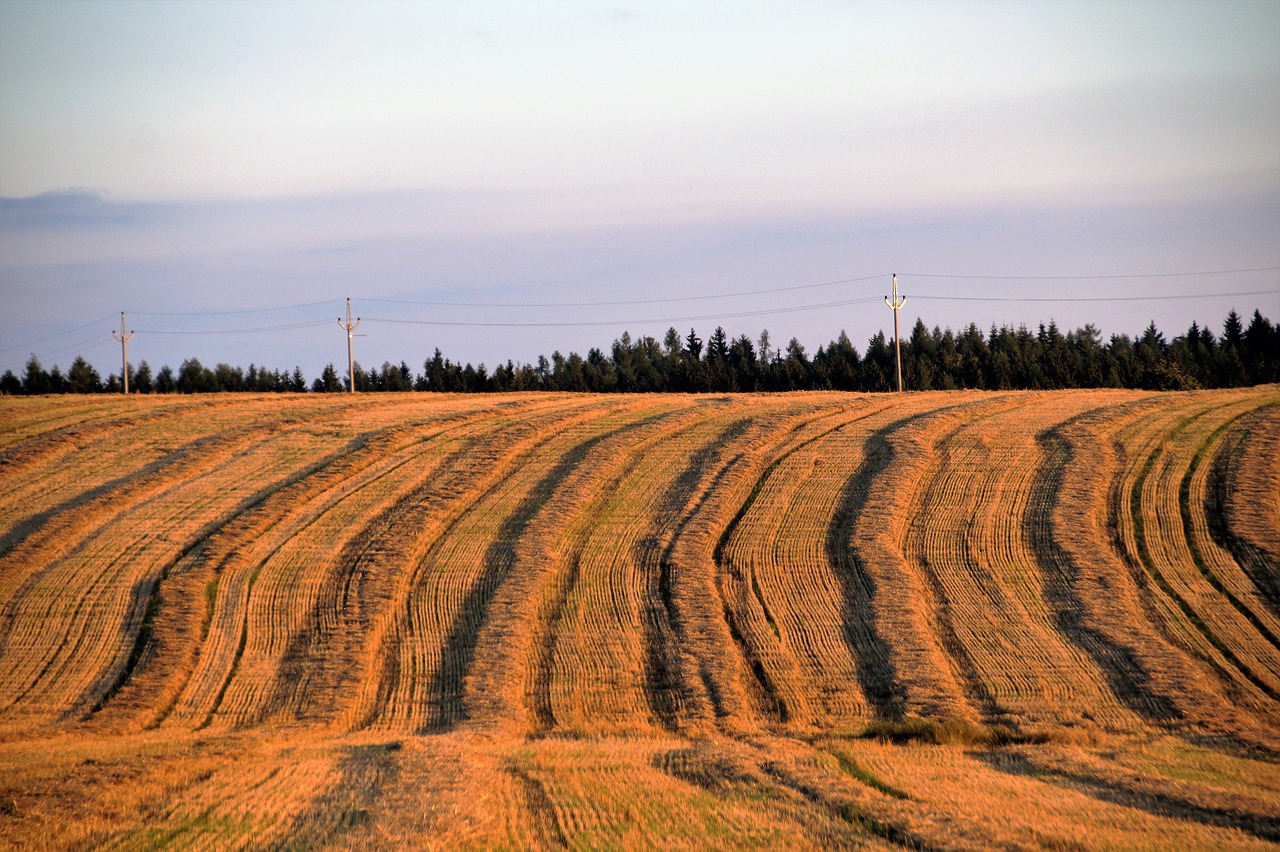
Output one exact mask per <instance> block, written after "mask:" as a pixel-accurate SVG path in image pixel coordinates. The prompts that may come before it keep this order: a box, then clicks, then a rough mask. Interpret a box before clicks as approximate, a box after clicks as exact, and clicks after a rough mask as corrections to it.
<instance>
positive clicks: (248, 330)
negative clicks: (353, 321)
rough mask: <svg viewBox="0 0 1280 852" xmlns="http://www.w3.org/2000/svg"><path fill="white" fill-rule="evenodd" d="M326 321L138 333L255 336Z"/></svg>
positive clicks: (318, 324) (147, 329) (327, 322)
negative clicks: (260, 333)
mask: <svg viewBox="0 0 1280 852" xmlns="http://www.w3.org/2000/svg"><path fill="white" fill-rule="evenodd" d="M328 324H329V321H328V320H307V321H306V322H294V323H286V324H284V325H267V326H258V327H254V328H225V329H187V330H170V329H155V328H140V329H138V331H139V332H140V333H142V334H256V333H259V332H266V331H289V330H291V329H295V328H315V327H317V326H321V325H328Z"/></svg>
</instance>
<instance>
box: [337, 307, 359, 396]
mask: <svg viewBox="0 0 1280 852" xmlns="http://www.w3.org/2000/svg"><path fill="white" fill-rule="evenodd" d="M338 325H340V326H342V327H343V328H344V329H346V332H347V383H348V390H350V392H351V393H355V392H356V359H355V354H354V353H353V352H352V348H351V345H352V340H353V339H354V338H355V334H354V332H355V330H356V328H357V327H358V326H359V325H360V317H356V321H355V322H352V321H351V297H350V296H348V297H347V321H346V322H343V321H342V317H338Z"/></svg>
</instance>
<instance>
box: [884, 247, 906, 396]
mask: <svg viewBox="0 0 1280 852" xmlns="http://www.w3.org/2000/svg"><path fill="white" fill-rule="evenodd" d="M884 303H885V304H886V305H888V306H889V307H890V308H892V309H893V349H894V352H895V353H896V356H897V358H896V360H897V363H898V393H902V337H901V335H900V334H899V333H898V311H900V310H902V306H903V305H905V304H906V303H907V297H906V296H901V297H899V296H898V274H897V273H896V272H895V273H894V275H893V298H892V300H891V299H890V298H889V297H888V296H885V297H884Z"/></svg>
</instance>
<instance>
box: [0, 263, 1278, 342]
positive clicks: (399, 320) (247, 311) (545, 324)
mask: <svg viewBox="0 0 1280 852" xmlns="http://www.w3.org/2000/svg"><path fill="white" fill-rule="evenodd" d="M1271 272H1280V266H1265V267H1251V268H1237V269H1217V270H1195V271H1186V272H1147V273H1124V274H1112V275H970V274H965V275H962V274H954V273H950V274H940V273H899V275H900V277H902V278H906V279H933V280H963V281H1105V280H1135V279H1144V278H1145V279H1169V278H1196V277H1206V276H1213V275H1244V274H1255V273H1271ZM887 277H889V276H888V274H879V275H863V276H858V277H853V278H842V279H836V280H830V281H820V282H815V283H809V284H793V285H787V286H782V287H766V288H758V289H754V290H743V291H739V292H735V293H716V294H708V295H692V296H671V297H653V298H644V299H602V300H594V301H560V302H497V303H494V302H467V301H445V300H412V299H379V298H362V299H361V300H360V301H361V302H365V303H372V304H384V305H410V306H423V307H456V308H487V309H530V308H595V307H625V306H634V305H658V304H680V303H689V302H701V301H713V300H723V299H732V298H742V297H747V296H758V295H769V294H776V293H788V292H796V291H802V290H813V289H818V288H823V287H833V286H839V285H842V284H860V283H863V282H866V281H874V280H879V279H883V278H887ZM1273 294H1280V288H1268V289H1259V290H1232V291H1225V292H1215V293H1187V294H1163V295H1154V296H1124V295H1115V294H1110V295H1100V296H953V295H940V294H932V293H917V294H907V295H908V296H909V297H910V298H912V299H916V300H920V301H951V302H1013V303H1017V302H1026V303H1074V302H1086V303H1087V302H1093V303H1105V302H1154V301H1180V300H1188V299H1213V298H1237V297H1245V296H1262V295H1273ZM878 301H879V299H878V298H876V297H866V298H852V299H841V300H834V301H827V302H821V303H816V304H808V305H796V306H789V307H780V308H761V309H757V310H742V311H725V312H719V313H704V314H696V315H685V316H666V317H649V318H628V319H623V320H551V321H533V320H521V321H509V322H500V321H486V320H475V319H471V320H449V319H413V318H406V317H365V319H366V320H367V321H369V322H375V323H390V324H404V325H424V326H443V327H463V328H566V327H598V326H610V325H612V326H618V325H622V326H625V325H628V324H631V325H654V324H660V323H677V322H700V321H707V320H723V319H737V318H743V317H757V316H774V315H781V314H792V313H801V312H805V311H812V310H822V309H828V308H838V307H847V306H851V305H858V304H868V303H872V302H878ZM334 303H340V300H338V299H322V300H316V301H310V302H299V303H295V304H290V305H275V306H271V307H261V308H242V309H234V310H225V311H131V312H128V313H129V314H130V315H132V316H140V317H217V316H239V315H251V314H264V313H274V312H280V311H290V310H299V309H303V308H311V307H317V306H320V305H327V304H334ZM111 318H112V316H105V317H102V318H99V319H95V320H93V321H91V322H88V323H85V324H83V325H79V326H76V327H74V328H71V329H68V330H66V331H63V332H59V333H57V334H52V335H48V336H46V337H42V338H39V339H37V340H33V341H28V342H26V343H21V344H11V345H8V346H5V347H2V348H0V353H8V352H13V351H15V350H19V349H26V348H30V347H36V346H38V345H39V344H41V343H46V342H48V341H52V340H57V339H59V338H61V337H66V336H69V335H71V334H74V333H75V332H77V331H81V330H84V329H86V328H90V327H92V326H94V325H97V324H98V323H105V322H107V321H108V320H110V319H111ZM328 323H329V320H328V319H324V320H320V319H316V320H305V321H300V322H294V323H278V324H274V325H267V326H254V327H250V328H224V329H173V328H142V329H138V331H139V332H140V333H143V334H155V335H229V334H256V333H273V332H280V331H291V330H297V329H304V328H317V327H320V326H324V325H327V324H328ZM105 342H107V341H106V340H105V339H103V338H99V337H98V336H96V335H95V336H94V337H92V338H87V339H85V340H83V341H80V342H78V343H73V344H67V345H63V346H59V347H57V349H56V350H55V351H54V352H52V353H47V354H45V355H44V356H43V357H44V358H46V359H49V358H55V357H59V355H60V354H62V353H64V352H66V351H74V350H76V349H78V348H81V347H85V346H90V345H94V347H95V348H96V344H98V343H105Z"/></svg>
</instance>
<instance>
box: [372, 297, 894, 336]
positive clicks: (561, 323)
mask: <svg viewBox="0 0 1280 852" xmlns="http://www.w3.org/2000/svg"><path fill="white" fill-rule="evenodd" d="M878 301H880V300H879V299H878V298H874V297H873V298H864V299H844V300H841V301H837V302H823V303H821V304H816V305H797V306H795V307H790V308H769V309H763V310H758V311H734V312H730V313H716V314H703V315H700V316H684V317H655V318H647V319H636V318H632V319H626V320H558V321H550V322H531V321H522V322H484V321H480V322H477V321H474V320H466V321H462V320H416V319H403V318H401V319H393V318H390V317H363V319H364V320H365V321H366V322H385V323H393V324H396V325H434V326H463V327H468V328H475V327H479V328H569V327H590V326H603V325H628V324H630V325H655V324H661V323H672V322H698V321H700V320H718V319H735V318H738V317H757V316H770V315H773V314H794V313H800V312H802V311H814V310H821V309H823V308H841V307H846V306H848V305H859V304H866V303H868V302H878Z"/></svg>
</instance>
